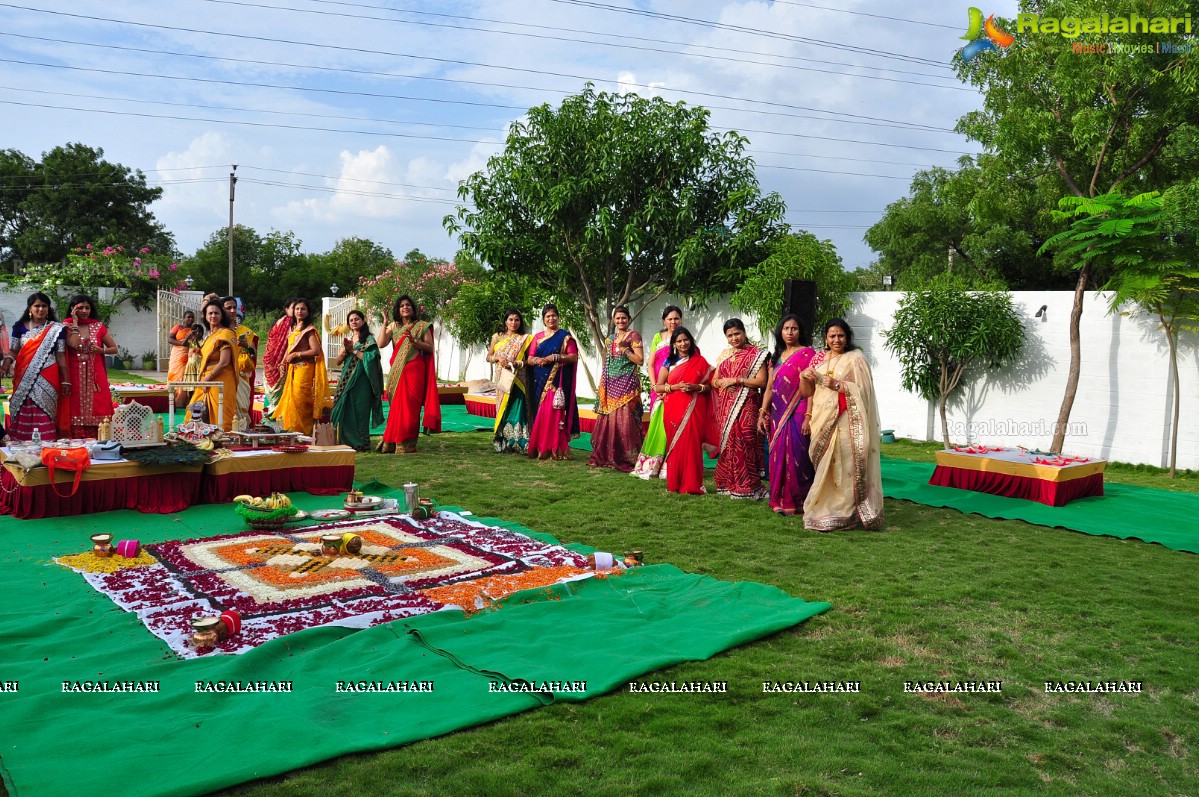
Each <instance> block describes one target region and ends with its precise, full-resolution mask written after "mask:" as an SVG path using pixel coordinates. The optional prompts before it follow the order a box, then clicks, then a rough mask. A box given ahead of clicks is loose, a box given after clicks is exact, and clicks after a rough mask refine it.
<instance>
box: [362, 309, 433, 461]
mask: <svg viewBox="0 0 1199 797" xmlns="http://www.w3.org/2000/svg"><path fill="white" fill-rule="evenodd" d="M391 318H392V320H391V323H388V322H387V319H386V318H384V319H383V329H382V331H380V332H379V340H378V343H379V348H383V347H384V346H387V345H388V344H390V345H391V346H392V349H391V370H390V371H388V372H387V396H388V401H389V402H390V404H389V407H388V411H387V426H386V428H384V430H383V440H382V442H380V443H379V447H378V449H377V450H378V451H380V452H382V453H384V454H395V453H397V452H398V453H404V454H411V453H413V452H414V451H416V442H417V440H419V439H420V432H421V429H422V428H423V429H424V430H425V432H426V433H428V434H435V433H437V432H440V431H441V398H440V397H439V396H438V394H437V365H436V362H435V361H434V359H433V325H432V324H430V323H428V322H427V321H419V320H417V315H416V302H414V301H413V300H412V297H411V296H408V295H404V296H401V297H400V298H398V299H396V301H395V306H394V307H392V312H391ZM422 409H423V411H424V418H423V420H422V418H421V411H422Z"/></svg>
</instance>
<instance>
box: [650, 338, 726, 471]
mask: <svg viewBox="0 0 1199 797" xmlns="http://www.w3.org/2000/svg"><path fill="white" fill-rule="evenodd" d="M670 346H671V353H670V356H669V357H667V358H666V364H665V365H663V366H662V370H661V371H659V372H658V378H657V379H656V380H655V384H654V390H655V391H656V392H657V393H658V395H660V396H662V397H663V409H662V425H663V427H664V428H665V429H666V441H667V442H666V489H667V490H670V491H671V492H675V493H690V494H692V495H702V494H703V493H705V492H707V491H706V490H705V489H704V446H705V445H710V444H712V442H713V438H714V436H715V435H714V428H713V426H712V411H711V403H712V402H711V391H712V385H711V378H712V366H710V365H709V364H708V361H707V360H705V359H704V358H703V355H701V354H700V353H699V347H698V346H696V345H695V338H693V337H692V336H691V333H690V332H688V331H687V328H686V327H679V328H678V329H676V330H675V331H674V333H673V334H672V335H671V336H670Z"/></svg>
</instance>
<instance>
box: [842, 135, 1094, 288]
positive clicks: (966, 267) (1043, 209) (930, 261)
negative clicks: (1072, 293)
mask: <svg viewBox="0 0 1199 797" xmlns="http://www.w3.org/2000/svg"><path fill="white" fill-rule="evenodd" d="M1003 168H1004V167H1003V165H1002V164H1001V163H998V162H997V161H996V159H995V158H993V157H988V156H984V157H980V158H978V159H977V160H976V159H974V158H962V159H961V160H960V161H959V164H958V168H957V170H951V169H944V168H941V167H934V168H932V169H927V170H922V171H918V172H916V175H915V176H914V177H913V178H912V184H911V187H910V188H909V191H908V195H907V196H906V197H904V198H903V199H899V200H897V201H895V202H892V203H891V204H890V205H888V206H887V209H886V211H885V212H884V214H883V217H882V218H881V219H879V221H878V222H877V223H876V224H874V225H873V226H872V227H871V228H870V229H869V230H867V231H866V235H865V241H866V243H867V244H869V245H870V247H871V248H872V249H874V251H876V252H878V253H879V266H880V268H881V269H882V273H884V274H889V275H891V276H892V277H894V278H895V283H894V287H895V288H896V289H898V290H916V289H918V288H920V287H921V286H922V285H923V284H924V283H925V282H926V281H928V280H929V279H931V278H932V277H934V276H936V275H938V274H941V273H944V272H953V273H956V274H961V275H964V276H966V277H967V278H968V279H981V280H992V281H996V280H997V281H1000V282H1002V283H1004V284H1005V285H1006V286H1007V287H1008V288H1010V289H1012V290H1052V289H1060V288H1068V287H1070V286H1071V285H1072V284H1073V276H1072V274H1070V273H1068V272H1066V271H1065V270H1061V269H1054V268H1053V261H1052V258H1050V257H1045V256H1040V255H1038V253H1037V248H1038V247H1039V246H1040V245H1041V243H1043V242H1044V240H1045V239H1046V238H1048V237H1049V236H1050V235H1052V234H1053V232H1055V230H1054V229H1053V228H1052V226H1051V223H1050V218H1049V210H1048V208H1049V206H1050V205H1051V203H1052V202H1055V201H1056V200H1057V197H1058V196H1059V195H1060V192H1056V191H1054V190H1052V189H1051V188H1050V187H1049V185H1048V183H1046V182H1045V181H1041V182H1038V181H1036V180H1033V179H1013V178H1012V177H1011V176H1009V175H1005V174H1003ZM1042 192H1044V196H1042V195H1041V194H1042Z"/></svg>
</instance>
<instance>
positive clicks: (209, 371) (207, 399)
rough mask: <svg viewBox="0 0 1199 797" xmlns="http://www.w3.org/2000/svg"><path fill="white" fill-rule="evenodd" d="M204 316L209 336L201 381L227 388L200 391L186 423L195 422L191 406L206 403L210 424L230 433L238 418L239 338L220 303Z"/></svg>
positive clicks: (210, 304) (202, 352) (209, 307)
mask: <svg viewBox="0 0 1199 797" xmlns="http://www.w3.org/2000/svg"><path fill="white" fill-rule="evenodd" d="M200 313H201V315H202V316H203V317H204V325H205V326H206V327H207V328H208V336H207V337H206V338H205V339H204V345H203V346H201V347H200V380H201V381H203V382H221V383H222V384H223V386H224V388H223V393H222V392H221V391H219V390H217V388H215V387H208V388H204V387H198V388H196V391H195V393H193V394H192V397H191V400H190V401H188V411H187V415H185V416H184V420H185V421H190V420H192V417H191V406H192V405H194V404H196V403H197V402H201V401H202V402H204V403H205V404H206V405H207V406H208V422H209V423H211V424H214V425H215V424H217V423H218V421H219V425H220V427H221V428H222V429H224V430H225V431H226V432H228V431H230V430H232V429H233V417H234V416H235V415H236V414H237V369H236V367H234V364H233V353H234V348H235V347H236V346H237V336H236V335H235V334H233V329H232V328H231V324H230V321H229V317H228V316H227V315H225V308H224V307H222V306H221V303H220V302H219V301H209V302H207V303H206V304H205V305H204V308H203V309H202V310H201V311H200Z"/></svg>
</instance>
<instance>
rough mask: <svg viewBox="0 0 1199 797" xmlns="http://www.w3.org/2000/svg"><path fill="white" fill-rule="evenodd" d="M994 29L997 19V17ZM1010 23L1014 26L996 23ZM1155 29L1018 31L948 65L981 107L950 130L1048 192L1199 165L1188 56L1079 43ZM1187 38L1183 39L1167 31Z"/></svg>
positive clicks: (1035, 5)
mask: <svg viewBox="0 0 1199 797" xmlns="http://www.w3.org/2000/svg"><path fill="white" fill-rule="evenodd" d="M1103 10H1104V12H1105V13H1107V14H1108V15H1109V16H1110V17H1115V16H1128V15H1130V14H1133V13H1136V14H1138V15H1140V16H1149V17H1152V16H1159V17H1160V16H1166V17H1183V16H1185V15H1188V14H1190V15H1192V16H1194V17H1199V3H1196V2H1195V1H1194V0H1158V1H1157V2H1153V3H1149V2H1146V1H1145V0H1112V2H1109V3H1107V4H1105V5H1104V7H1103ZM1020 11H1021V12H1031V13H1038V14H1041V15H1043V16H1048V17H1057V18H1062V17H1072V16H1073V17H1088V16H1094V15H1095V5H1094V3H1093V2H1090V1H1089V0H1050V1H1048V2H1042V1H1041V0H1035V1H1034V0H1022V2H1021V3H1020ZM999 22H1000V26H1001V27H1005V26H1008V25H1009V23H1008V21H1006V20H1000V21H999ZM1006 29H1007V30H1015V27H1014V26H1008V27H1006ZM1162 38H1163V37H1162V34H1160V33H1131V34H1091V33H1085V34H1082V35H1081V36H1078V37H1076V38H1072V39H1071V38H1065V37H1063V36H1061V35H1058V34H1056V33H1030V32H1024V33H1021V34H1020V35H1018V36H1017V37H1016V40H1015V42H1014V43H1013V44H1012V45H1011V46H1010V47H1007V48H1006V49H1004V50H1003V51H1002V52H993V53H984V54H983V55H981V56H979V57H976V58H974V59H972V60H971V61H969V62H965V61H963V60H961V59H959V60H958V61H957V65H956V66H957V70H958V75H959V77H960V78H961V79H962V80H963V81H965V82H967V83H970V84H972V85H974V86H977V87H978V88H979V89H980V90H981V91H982V92H983V107H982V109H980V110H978V111H974V112H971V113H968V114H966V115H965V116H963V117H962V118H961V119H960V120H959V121H958V126H957V128H958V130H959V131H961V132H963V133H965V134H966V135H967V136H969V137H970V138H971V139H973V140H975V141H978V142H979V143H981V144H982V145H983V147H984V149H985V151H986V152H987V153H988V154H991V155H993V156H994V157H995V159H996V162H997V164H998V166H999V167H1000V171H1001V173H1005V174H1007V175H1009V176H1010V177H1011V179H1014V180H1029V179H1031V180H1035V181H1038V182H1039V181H1050V182H1051V185H1053V186H1054V188H1055V189H1056V191H1057V193H1058V194H1059V195H1061V194H1066V193H1068V194H1071V195H1073V196H1076V197H1096V196H1100V195H1103V194H1108V193H1111V192H1115V191H1131V192H1136V193H1139V192H1143V191H1148V190H1163V189H1165V188H1167V187H1169V186H1170V185H1172V184H1173V183H1175V182H1177V181H1179V180H1180V179H1183V178H1187V179H1189V178H1190V176H1191V175H1193V174H1195V173H1196V171H1199V148H1197V147H1195V129H1196V125H1199V102H1197V100H1199V80H1197V78H1196V69H1195V54H1194V53H1186V54H1182V55H1169V54H1157V53H1153V52H1150V53H1144V54H1139V55H1126V54H1110V53H1109V54H1106V55H1087V54H1083V53H1076V52H1073V45H1074V44H1075V43H1077V44H1080V45H1088V44H1091V45H1097V44H1109V43H1111V42H1112V41H1117V42H1119V43H1120V44H1128V45H1145V46H1147V47H1149V48H1153V47H1154V46H1155V45H1156V43H1157V42H1158V41H1159V40H1161V39H1162ZM1170 38H1171V39H1178V40H1179V41H1180V42H1181V43H1183V44H1186V43H1188V41H1189V43H1190V44H1192V45H1194V44H1195V37H1194V36H1193V35H1186V36H1182V35H1180V36H1177V37H1174V36H1172V37H1170ZM1094 265H1095V262H1094V261H1088V262H1087V263H1085V264H1084V265H1083V266H1082V267H1081V268H1079V269H1078V273H1077V278H1076V280H1075V283H1074V306H1073V308H1072V310H1071V314H1070V370H1069V374H1068V377H1067V382H1066V389H1065V393H1064V395H1063V398H1062V406H1061V410H1060V411H1059V414H1058V424H1057V428H1056V431H1055V433H1054V439H1053V443H1052V444H1051V446H1052V447H1053V449H1054V450H1061V445H1062V443H1063V442H1064V437H1065V429H1066V425H1067V422H1068V421H1069V417H1070V409H1071V408H1072V406H1073V403H1074V396H1075V394H1076V392H1077V390H1078V381H1079V377H1080V368H1081V366H1080V363H1081V343H1080V335H1079V325H1080V321H1081V318H1082V310H1083V297H1084V294H1085V291H1086V290H1087V289H1088V287H1090V288H1094V287H1096V286H1097V284H1098V283H1099V282H1102V281H1104V280H1106V279H1107V277H1108V276H1110V275H1109V274H1102V275H1096V274H1094V273H1093V267H1094Z"/></svg>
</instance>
